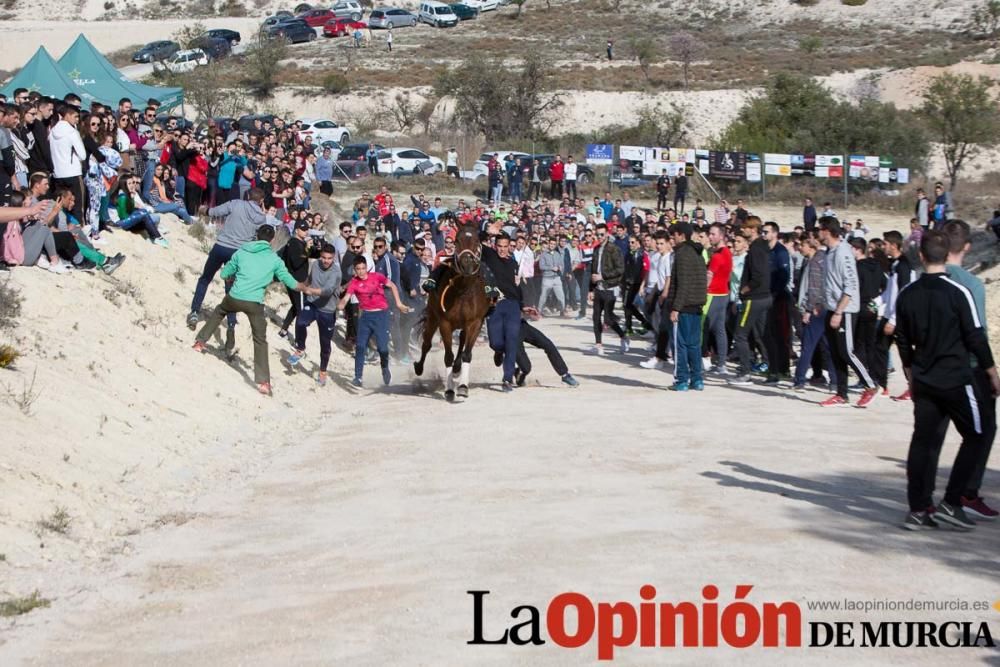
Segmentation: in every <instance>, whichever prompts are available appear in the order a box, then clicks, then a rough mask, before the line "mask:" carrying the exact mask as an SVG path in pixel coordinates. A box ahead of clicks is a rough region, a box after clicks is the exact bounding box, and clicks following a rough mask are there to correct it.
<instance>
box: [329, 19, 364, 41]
mask: <svg viewBox="0 0 1000 667" xmlns="http://www.w3.org/2000/svg"><path fill="white" fill-rule="evenodd" d="M367 27H368V24H367V23H365V22H364V21H352V20H351V19H334V20H332V21H327V22H326V24H325V25H324V26H323V36H324V37H344V36H345V35H346V36H348V37H349V36H351V35H352V34H354V31H355V29H358V28H360V29H361V30H364V29H366V28H367Z"/></svg>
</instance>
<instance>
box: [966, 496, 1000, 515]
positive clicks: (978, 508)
mask: <svg viewBox="0 0 1000 667" xmlns="http://www.w3.org/2000/svg"><path fill="white" fill-rule="evenodd" d="M962 509H964V510H965V513H966V514H968V515H969V516H971V517H972V518H973V519H976V520H977V521H995V520H996V518H997V516H1000V512H997V511H996V510H995V509H993V508H992V507H990V506H989V505H987V504H986V501H985V500H983V498H982V496H979V497H976V498H966V497H965V496H962Z"/></svg>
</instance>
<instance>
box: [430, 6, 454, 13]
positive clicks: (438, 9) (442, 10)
mask: <svg viewBox="0 0 1000 667" xmlns="http://www.w3.org/2000/svg"><path fill="white" fill-rule="evenodd" d="M434 13H435V14H451V9H450V8H449V7H436V8H435V9H434Z"/></svg>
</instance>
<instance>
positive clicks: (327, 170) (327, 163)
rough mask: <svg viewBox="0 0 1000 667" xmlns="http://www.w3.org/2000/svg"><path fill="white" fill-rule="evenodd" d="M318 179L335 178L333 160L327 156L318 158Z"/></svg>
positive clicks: (327, 179) (328, 179) (329, 179)
mask: <svg viewBox="0 0 1000 667" xmlns="http://www.w3.org/2000/svg"><path fill="white" fill-rule="evenodd" d="M316 180H318V181H332V180H333V160H327V159H326V158H325V157H320V158H319V159H318V160H316Z"/></svg>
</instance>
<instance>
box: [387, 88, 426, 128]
mask: <svg viewBox="0 0 1000 667" xmlns="http://www.w3.org/2000/svg"><path fill="white" fill-rule="evenodd" d="M382 107H383V108H382V112H383V115H384V116H385V117H386V118H391V119H392V122H393V124H394V125H395V126H396V127H397V128H399V131H400V132H409V131H410V130H411V129H413V126H414V125H416V124H417V121H418V120H419V118H418V117H417V114H418V113H419V108H418V107H417V105H416V103H415V102H414V101H413V98H412V97H410V93H408V92H407V93H396V96H395V97H394V98H393V100H392V102H389V101H386V100H383V102H382Z"/></svg>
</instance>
